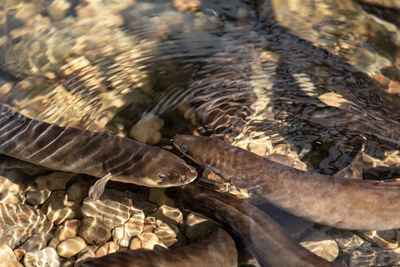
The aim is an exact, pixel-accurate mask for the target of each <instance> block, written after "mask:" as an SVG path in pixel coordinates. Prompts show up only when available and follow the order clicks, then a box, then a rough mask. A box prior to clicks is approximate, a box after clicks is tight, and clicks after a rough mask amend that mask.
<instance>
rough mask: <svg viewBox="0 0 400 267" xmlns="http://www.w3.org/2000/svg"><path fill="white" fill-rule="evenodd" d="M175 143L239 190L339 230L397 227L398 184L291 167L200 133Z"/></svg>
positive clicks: (399, 219)
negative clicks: (254, 193)
mask: <svg viewBox="0 0 400 267" xmlns="http://www.w3.org/2000/svg"><path fill="white" fill-rule="evenodd" d="M174 145H175V146H176V147H177V148H178V149H179V150H180V151H181V152H182V153H183V154H185V155H186V156H188V157H189V158H191V159H192V160H193V161H195V162H196V163H198V164H200V165H204V166H207V167H209V168H210V169H212V170H213V171H215V172H216V173H218V174H219V175H221V176H222V177H224V178H225V179H229V180H230V181H231V182H232V184H234V185H236V186H237V187H240V188H248V189H254V190H255V192H256V193H258V194H260V195H261V196H263V197H264V198H265V199H267V200H268V201H269V202H270V203H272V204H274V205H275V206H277V207H280V208H282V209H284V210H286V211H288V212H289V213H291V214H294V215H296V216H299V217H302V218H304V219H307V220H310V221H313V222H317V223H320V224H324V225H329V226H332V227H336V228H342V229H353V230H386V229H396V228H400V184H399V183H396V182H388V183H385V182H381V181H370V180H358V179H346V178H338V177H333V176H328V175H323V174H318V173H312V172H306V171H302V170H298V169H295V168H291V167H288V166H285V165H282V164H280V163H277V162H274V161H271V160H269V159H266V158H263V157H260V156H258V155H256V154H254V153H251V152H249V151H247V150H244V149H241V148H239V147H235V146H232V145H230V144H229V143H226V142H223V141H221V140H219V139H215V138H209V137H204V136H189V135H177V136H176V137H175V138H174Z"/></svg>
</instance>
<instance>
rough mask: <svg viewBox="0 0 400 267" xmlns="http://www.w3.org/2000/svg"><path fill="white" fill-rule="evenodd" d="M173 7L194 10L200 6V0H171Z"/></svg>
mask: <svg viewBox="0 0 400 267" xmlns="http://www.w3.org/2000/svg"><path fill="white" fill-rule="evenodd" d="M172 3H173V5H174V7H175V8H176V9H178V10H182V11H184V10H189V11H192V12H194V11H196V10H197V8H198V7H199V6H200V4H201V1H200V0H173V1H172Z"/></svg>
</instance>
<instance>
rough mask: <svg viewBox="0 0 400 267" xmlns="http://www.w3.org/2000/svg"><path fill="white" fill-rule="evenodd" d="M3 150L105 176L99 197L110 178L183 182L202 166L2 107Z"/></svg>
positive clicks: (96, 191)
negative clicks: (30, 117)
mask: <svg viewBox="0 0 400 267" xmlns="http://www.w3.org/2000/svg"><path fill="white" fill-rule="evenodd" d="M0 153H2V154H5V155H7V156H11V157H13V158H17V159H20V160H23V161H26V162H30V163H33V164H36V165H39V166H43V167H46V168H49V169H54V170H60V171H66V172H75V173H83V174H88V175H91V176H95V177H102V179H100V180H98V181H97V182H96V184H95V185H94V186H92V188H91V189H90V191H89V194H90V196H91V197H92V198H93V199H98V198H99V197H100V196H101V194H102V192H103V190H104V187H105V185H106V183H107V181H108V180H109V179H111V180H113V181H118V182H124V183H133V184H138V185H143V186H148V187H170V186H179V185H182V184H186V183H189V182H191V181H193V180H194V179H195V178H196V176H197V172H196V170H195V169H194V168H193V167H191V166H189V165H187V164H186V163H185V161H183V160H182V159H181V158H179V157H178V156H176V155H174V154H172V153H170V152H168V151H165V150H161V149H159V148H156V147H152V146H148V145H145V144H142V143H139V142H136V141H134V140H132V139H129V138H123V137H119V136H116V135H112V134H109V133H106V132H99V133H95V132H91V131H87V130H82V129H78V128H73V127H60V126H58V125H56V124H49V123H46V122H40V121H37V120H32V119H29V118H27V117H25V116H23V115H21V114H19V113H18V112H16V111H14V110H12V109H10V108H8V107H6V106H4V105H0Z"/></svg>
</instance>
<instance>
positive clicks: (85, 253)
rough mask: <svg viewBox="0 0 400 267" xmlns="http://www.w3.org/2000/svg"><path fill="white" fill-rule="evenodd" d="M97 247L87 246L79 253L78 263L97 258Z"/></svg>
mask: <svg viewBox="0 0 400 267" xmlns="http://www.w3.org/2000/svg"><path fill="white" fill-rule="evenodd" d="M96 250H97V246H87V247H86V248H84V249H82V250H81V252H79V253H78V256H77V259H76V263H79V262H82V261H84V260H86V259H88V258H96V253H95V252H96Z"/></svg>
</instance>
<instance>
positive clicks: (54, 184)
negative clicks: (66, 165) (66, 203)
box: [35, 172, 76, 191]
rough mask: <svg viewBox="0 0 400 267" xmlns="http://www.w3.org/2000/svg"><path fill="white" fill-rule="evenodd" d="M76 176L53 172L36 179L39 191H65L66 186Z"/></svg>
mask: <svg viewBox="0 0 400 267" xmlns="http://www.w3.org/2000/svg"><path fill="white" fill-rule="evenodd" d="M74 176H76V174H75V173H68V172H53V173H51V174H49V175H44V176H39V177H38V178H36V179H35V183H36V186H37V187H38V188H39V189H49V190H51V191H55V190H65V189H66V187H65V186H66V184H67V183H68V182H69V181H70V180H71V179H72V177H74Z"/></svg>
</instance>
